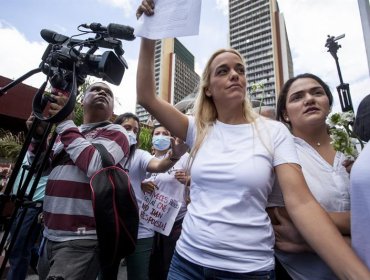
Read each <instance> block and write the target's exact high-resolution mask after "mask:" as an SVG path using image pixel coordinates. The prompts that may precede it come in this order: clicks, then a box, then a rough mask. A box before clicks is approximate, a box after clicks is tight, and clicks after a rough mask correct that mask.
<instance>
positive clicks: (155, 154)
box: [154, 149, 169, 158]
mask: <svg viewBox="0 0 370 280" xmlns="http://www.w3.org/2000/svg"><path fill="white" fill-rule="evenodd" d="M168 151H169V149H167V150H164V151H159V150H155V152H154V156H155V157H157V158H159V157H162V156H164V155H165V154H167V152H168Z"/></svg>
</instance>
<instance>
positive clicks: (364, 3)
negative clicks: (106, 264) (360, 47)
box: [358, 0, 370, 74]
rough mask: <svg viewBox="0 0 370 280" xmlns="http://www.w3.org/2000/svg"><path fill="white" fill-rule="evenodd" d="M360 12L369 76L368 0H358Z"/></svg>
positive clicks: (369, 12)
mask: <svg viewBox="0 0 370 280" xmlns="http://www.w3.org/2000/svg"><path fill="white" fill-rule="evenodd" d="M358 8H359V10H360V16H361V25H362V33H363V35H364V41H365V49H366V56H367V67H368V70H369V74H370V0H358Z"/></svg>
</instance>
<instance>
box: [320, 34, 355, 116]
mask: <svg viewBox="0 0 370 280" xmlns="http://www.w3.org/2000/svg"><path fill="white" fill-rule="evenodd" d="M344 36H345V34H342V35H339V36H337V37H334V36H330V35H328V38H327V39H326V43H325V47H327V48H328V52H330V54H331V55H332V56H333V58H334V60H335V64H336V66H337V70H338V75H339V81H340V84H339V86H337V91H338V95H339V101H340V106H341V108H342V112H347V111H353V105H352V99H351V93H350V91H349V84H347V83H344V82H343V78H342V73H341V71H340V67H339V61H338V56H337V52H338V49H339V48H341V45H339V44H338V42H337V41H338V40H339V39H342V38H344Z"/></svg>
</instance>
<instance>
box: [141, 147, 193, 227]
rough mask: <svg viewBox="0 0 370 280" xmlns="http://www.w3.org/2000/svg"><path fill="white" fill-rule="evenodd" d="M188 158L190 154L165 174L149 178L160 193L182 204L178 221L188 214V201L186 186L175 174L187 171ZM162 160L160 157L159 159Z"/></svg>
mask: <svg viewBox="0 0 370 280" xmlns="http://www.w3.org/2000/svg"><path fill="white" fill-rule="evenodd" d="M188 157H189V154H188V153H186V154H184V155H183V156H182V157H181V158H180V159H179V160H178V161H177V162H176V164H175V165H174V166H173V167H172V168H171V169H169V170H168V171H166V172H163V173H152V174H151V176H150V177H149V178H148V180H149V181H153V182H155V184H156V185H157V187H158V189H159V191H160V192H163V193H165V194H167V195H168V196H170V197H171V198H174V199H176V200H177V201H179V202H181V208H180V210H179V213H178V214H177V217H176V221H178V220H180V219H182V218H183V217H184V216H185V214H186V199H185V185H184V184H182V183H180V182H179V181H178V180H177V179H176V178H175V173H176V171H177V170H183V171H186V164H187V161H188ZM162 158H163V157H160V158H159V159H162Z"/></svg>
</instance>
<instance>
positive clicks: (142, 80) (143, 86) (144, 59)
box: [136, 38, 188, 140]
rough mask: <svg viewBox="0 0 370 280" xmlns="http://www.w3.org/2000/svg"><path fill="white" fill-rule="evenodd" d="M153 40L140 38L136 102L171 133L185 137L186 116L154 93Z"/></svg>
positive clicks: (186, 127)
mask: <svg viewBox="0 0 370 280" xmlns="http://www.w3.org/2000/svg"><path fill="white" fill-rule="evenodd" d="M154 47H155V41H153V40H149V39H146V38H142V40H141V47H140V55H139V62H138V67H137V77H136V90H137V102H138V103H139V104H140V105H142V106H143V107H144V108H145V109H146V110H148V112H149V113H150V114H152V115H153V116H154V117H155V118H156V119H157V120H158V121H159V122H160V123H161V124H163V125H164V126H165V127H166V128H167V129H169V130H170V131H171V133H172V135H175V136H177V137H179V138H181V139H183V140H185V139H186V132H187V129H188V118H187V117H186V115H184V114H182V113H181V112H180V111H178V110H177V109H176V108H175V107H173V106H172V105H171V104H169V103H167V102H166V101H164V100H163V99H161V98H160V97H158V96H157V95H156V92H155V80H154Z"/></svg>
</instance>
